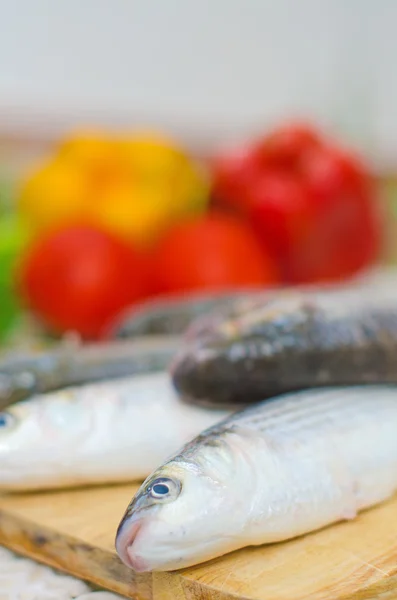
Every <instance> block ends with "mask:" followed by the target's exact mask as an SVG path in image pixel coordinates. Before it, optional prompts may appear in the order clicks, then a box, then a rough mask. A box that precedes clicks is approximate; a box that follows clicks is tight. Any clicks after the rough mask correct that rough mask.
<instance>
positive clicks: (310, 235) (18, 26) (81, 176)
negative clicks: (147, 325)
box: [0, 0, 397, 347]
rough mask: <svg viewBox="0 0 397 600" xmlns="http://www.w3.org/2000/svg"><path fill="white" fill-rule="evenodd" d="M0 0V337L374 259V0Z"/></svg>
mask: <svg viewBox="0 0 397 600" xmlns="http://www.w3.org/2000/svg"><path fill="white" fill-rule="evenodd" d="M0 6H1V7H2V31H1V36H0V185H1V188H0V202H1V204H0V208H1V216H0V286H1V290H0V333H1V343H2V345H3V346H7V347H9V345H12V344H15V343H18V344H20V343H22V342H23V341H24V340H26V339H28V340H32V339H34V340H44V339H45V340H46V339H49V338H50V339H53V338H57V337H59V336H62V335H65V334H66V333H69V332H74V333H76V334H78V335H80V336H81V337H82V338H84V339H98V338H101V337H102V336H103V335H104V333H103V332H104V331H106V330H108V328H109V324H111V322H112V321H113V320H114V319H116V318H117V317H118V315H120V313H121V312H122V311H124V310H125V309H126V308H127V307H130V306H135V305H139V304H140V303H142V302H145V301H147V300H148V299H152V298H158V297H161V298H164V297H166V298H168V297H172V296H175V295H176V296H181V295H182V296H183V297H185V296H189V297H191V296H192V295H194V294H197V293H204V292H205V293H207V292H209V291H211V292H213V291H219V290H224V289H226V288H227V289H233V290H234V289H236V288H240V287H258V286H259V287H263V288H266V287H267V286H274V285H276V286H277V285H296V284H301V283H312V282H314V283H318V282H324V281H335V280H339V279H348V278H350V277H354V276H355V275H356V274H357V273H360V272H361V271H363V270H366V269H370V268H373V267H374V266H377V265H378V264H383V263H393V262H394V260H395V256H397V245H395V244H394V238H395V228H394V227H395V226H394V220H395V210H396V206H397V205H396V206H395V202H396V201H395V190H394V187H395V184H394V180H395V169H396V163H397V117H396V106H397V71H396V69H395V68H394V58H395V56H397V41H396V37H395V31H394V29H395V22H396V20H397V4H396V3H395V2H394V1H393V0H378V1H377V2H374V1H372V0H343V1H342V0H300V1H299V2H295V1H294V0H278V1H277V2H274V1H270V0H212V1H211V2H210V1H209V0H201V2H194V1H193V0H190V1H188V0H168V1H167V2H162V3H160V2H156V1H155V0H145V1H143V0H141V1H138V0H112V1H110V0H107V1H105V0H85V1H84V2H77V0H69V1H68V2H63V3H60V2H58V3H56V2H51V1H50V0H36V1H35V2H29V1H28V0H14V1H13V2H12V3H9V2H5V1H3V0H1V2H0ZM35 343H36V342H35Z"/></svg>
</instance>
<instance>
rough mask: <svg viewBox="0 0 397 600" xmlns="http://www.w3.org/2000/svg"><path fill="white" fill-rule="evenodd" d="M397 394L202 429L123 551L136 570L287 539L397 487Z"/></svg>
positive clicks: (274, 407) (126, 532) (161, 483)
mask: <svg viewBox="0 0 397 600" xmlns="http://www.w3.org/2000/svg"><path fill="white" fill-rule="evenodd" d="M396 431H397V386H393V385H387V384H384V385H371V386H352V387H348V388H343V387H334V388H318V389H312V390H301V391H299V392H294V393H290V394H285V395H282V396H278V397H276V398H274V399H273V400H271V401H269V400H267V401H264V402H262V403H258V404H256V405H255V406H249V407H246V408H245V409H243V410H241V411H238V412H235V413H233V414H231V415H229V417H227V418H226V419H224V420H223V421H221V422H220V423H218V424H215V425H214V426H212V427H210V428H208V429H207V430H205V431H202V432H201V434H199V435H198V436H196V437H195V438H194V439H192V440H191V441H190V442H189V443H187V444H185V445H184V446H183V447H182V448H181V449H180V450H179V451H177V452H176V453H175V454H174V456H173V457H170V458H169V459H168V460H167V461H165V462H164V463H163V464H162V465H161V466H160V467H158V468H157V469H155V470H154V471H153V473H152V474H151V475H149V477H148V478H147V479H146V480H145V482H144V483H143V484H142V486H141V487H140V489H139V490H138V492H137V493H136V495H135V496H134V497H133V499H132V501H131V502H130V504H129V505H128V507H127V509H126V512H125V514H124V516H123V518H122V519H121V521H120V524H119V527H118V530H117V534H116V539H115V547H116V551H117V553H118V555H119V557H120V559H121V561H122V562H123V563H124V564H125V565H126V566H127V567H129V568H131V569H133V570H135V571H137V572H148V571H174V570H178V569H182V568H187V567H191V566H193V565H196V564H200V563H203V562H206V561H208V560H212V559H215V558H218V557H220V556H223V555H225V554H228V553H230V552H232V551H236V550H239V549H241V548H244V547H247V546H262V545H265V544H272V543H276V542H281V541H287V540H290V539H293V538H296V537H299V536H302V535H305V534H308V533H311V532H314V531H317V530H319V529H322V528H324V527H327V526H330V525H332V524H333V523H337V522H341V521H348V520H352V519H355V518H356V517H357V515H358V514H359V512H360V511H362V510H364V509H367V508H370V507H373V506H375V505H377V504H380V503H382V502H384V501H386V500H387V499H389V498H390V497H391V496H392V495H393V494H394V493H395V492H396V490H397V435H396Z"/></svg>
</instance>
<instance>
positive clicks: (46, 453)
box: [0, 390, 90, 489]
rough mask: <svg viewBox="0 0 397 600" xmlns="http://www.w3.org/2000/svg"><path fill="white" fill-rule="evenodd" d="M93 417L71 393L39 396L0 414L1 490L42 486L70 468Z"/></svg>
mask: <svg viewBox="0 0 397 600" xmlns="http://www.w3.org/2000/svg"><path fill="white" fill-rule="evenodd" d="M89 432H90V418H89V415H88V414H86V413H85V412H84V411H81V410H79V406H78V404H77V403H76V402H75V401H74V396H73V394H72V393H70V392H68V391H67V390H62V391H58V392H55V393H51V394H44V395H37V396H34V397H31V398H29V399H27V400H23V401H20V402H17V403H16V404H13V405H11V406H9V407H8V408H7V409H5V410H3V411H2V412H0V489H25V488H27V487H29V486H30V485H33V486H36V487H41V485H42V483H43V482H44V481H46V480H48V479H49V478H51V477H52V476H54V474H55V475H56V474H57V473H60V472H62V469H67V468H68V465H70V461H71V456H72V455H73V451H76V448H77V446H78V445H80V446H81V445H82V443H84V440H86V439H87V437H88V435H89Z"/></svg>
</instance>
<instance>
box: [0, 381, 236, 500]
mask: <svg viewBox="0 0 397 600" xmlns="http://www.w3.org/2000/svg"><path fill="white" fill-rule="evenodd" d="M227 414H228V413H227V412H225V411H209V410H205V409H202V408H199V407H194V406H188V405H186V404H184V403H182V402H180V401H179V398H178V396H177V394H176V392H175V391H174V388H173V386H172V383H171V381H170V378H169V375H168V374H167V373H166V372H159V373H152V374H145V375H136V376H134V377H127V378H120V379H114V380H111V381H103V382H97V383H93V384H88V385H82V386H76V387H69V388H66V389H62V390H58V391H56V392H52V393H48V394H42V395H41V394H39V395H36V396H33V397H32V398H29V399H28V400H24V401H21V402H18V403H16V404H14V405H13V406H11V407H9V408H8V410H7V411H4V412H2V413H0V489H3V490H31V489H44V488H59V487H66V486H74V487H75V486H79V485H86V484H99V483H114V482H122V481H134V480H138V481H142V480H143V479H145V477H147V475H148V474H149V473H150V472H151V471H152V470H153V469H154V468H156V466H157V465H158V464H159V463H161V462H162V461H163V460H165V459H166V458H167V457H168V456H170V455H171V453H173V452H175V450H177V448H178V447H179V446H180V445H181V444H184V443H185V442H187V441H188V440H189V439H191V437H192V436H194V435H197V434H198V433H199V432H200V431H201V430H202V429H203V428H205V427H208V426H210V425H213V424H215V423H216V422H218V421H220V420H221V419H222V418H224V417H225V416H226V415H227Z"/></svg>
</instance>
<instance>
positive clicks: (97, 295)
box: [19, 226, 149, 338]
mask: <svg viewBox="0 0 397 600" xmlns="http://www.w3.org/2000/svg"><path fill="white" fill-rule="evenodd" d="M147 277H148V274H147V271H146V261H145V259H144V257H143V256H141V255H140V254H139V253H138V252H136V251H134V250H133V249H132V248H131V247H130V246H127V245H125V244H124V243H122V242H120V241H119V240H118V239H115V238H113V237H112V236H110V235H109V234H108V233H105V232H103V231H101V230H99V229H96V228H92V227H88V226H87V227H86V226H75V227H68V228H65V229H62V230H58V231H56V232H53V233H50V234H49V235H47V236H46V237H44V238H42V239H40V240H39V241H38V242H37V243H35V244H34V246H33V247H31V248H30V249H29V251H28V252H27V254H26V255H25V256H24V257H23V260H22V264H21V270H20V282H19V283H20V286H21V291H22V294H23V296H24V297H25V299H26V301H27V303H28V304H29V306H30V307H31V309H32V310H33V311H34V312H35V313H36V314H37V315H38V316H40V317H41V318H42V319H43V321H44V322H46V323H47V324H48V325H49V326H50V327H51V328H53V329H54V330H56V331H65V330H75V331H77V332H79V333H80V334H81V335H82V336H83V337H84V338H96V337H97V336H98V335H99V334H100V332H101V330H102V328H103V327H104V326H105V325H106V323H107V322H108V321H109V320H110V319H112V318H113V317H114V316H115V315H116V314H117V313H118V312H119V311H120V310H121V309H123V308H124V307H126V306H127V305H129V304H132V303H134V302H135V301H138V300H140V299H142V298H144V297H145V296H146V295H147V293H148V288H149V286H148V279H147Z"/></svg>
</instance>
